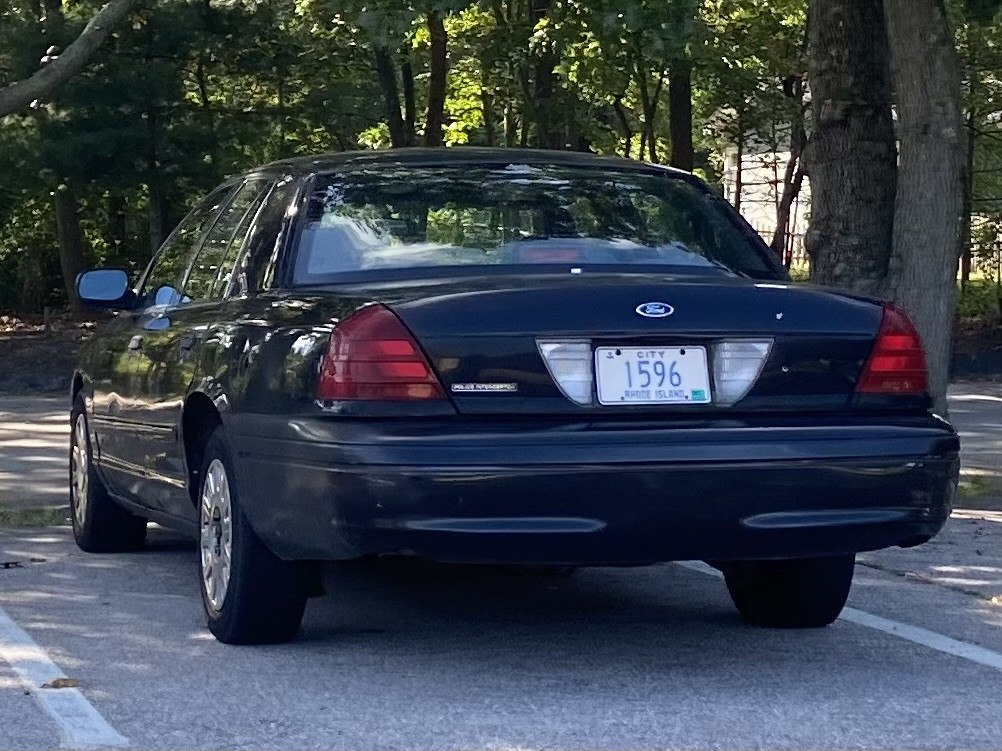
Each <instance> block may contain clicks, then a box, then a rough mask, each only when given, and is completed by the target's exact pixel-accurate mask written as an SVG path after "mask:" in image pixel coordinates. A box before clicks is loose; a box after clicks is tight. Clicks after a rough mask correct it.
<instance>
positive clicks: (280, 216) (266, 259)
mask: <svg viewBox="0 0 1002 751" xmlns="http://www.w3.org/2000/svg"><path fill="white" fill-rule="evenodd" d="M296 192H297V183H296V182H295V181H294V180H291V179H286V180H285V182H282V183H279V184H278V185H277V186H275V189H274V190H272V191H271V195H269V196H268V198H267V200H266V201H265V203H264V206H263V207H262V209H261V211H259V212H258V214H257V216H256V217H255V218H254V223H253V225H252V226H251V228H250V232H249V233H248V235H247V242H246V243H245V244H244V252H243V255H242V256H241V258H240V260H239V261H238V262H237V267H236V269H235V270H234V276H233V294H234V295H245V294H252V293H254V292H259V291H260V290H262V289H264V287H265V285H266V282H267V281H268V277H269V274H270V273H271V272H272V271H273V269H272V268H271V262H272V259H273V258H274V255H275V251H276V248H277V245H278V243H279V241H280V240H281V238H282V225H283V223H284V221H285V215H286V212H288V210H289V206H290V205H291V203H292V199H293V198H294V197H295V195H296Z"/></svg>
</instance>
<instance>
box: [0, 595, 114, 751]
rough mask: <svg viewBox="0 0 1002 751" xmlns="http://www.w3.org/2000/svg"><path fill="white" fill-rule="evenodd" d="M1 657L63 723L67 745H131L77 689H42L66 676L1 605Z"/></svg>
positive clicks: (28, 688) (62, 730)
mask: <svg viewBox="0 0 1002 751" xmlns="http://www.w3.org/2000/svg"><path fill="white" fill-rule="evenodd" d="M0 658H2V659H3V660H4V661H5V662H6V663H8V664H9V665H10V666H11V667H12V668H13V669H14V672H15V673H16V674H17V676H18V678H20V680H21V683H22V684H23V685H24V687H25V688H26V689H27V690H28V691H30V692H31V695H32V696H34V697H35V700H36V701H38V703H39V704H40V705H41V707H42V709H44V710H45V711H46V712H47V713H48V714H49V715H50V716H51V717H52V719H54V720H55V721H56V723H57V724H58V725H59V732H60V738H61V743H60V745H61V746H62V747H63V748H108V747H114V746H125V745H128V743H129V740H128V738H125V737H123V736H122V735H120V734H119V733H118V731H116V730H115V728H113V727H112V726H111V725H109V724H108V721H107V720H105V719H104V717H102V716H101V713H100V712H98V711H97V710H96V709H95V708H94V705H93V704H91V703H90V702H89V701H87V699H86V697H84V695H83V694H82V693H81V692H80V690H79V689H76V688H42V686H43V685H44V684H46V683H48V682H49V681H52V680H54V679H56V678H66V677H67V676H66V673H64V672H63V671H62V670H60V669H59V666H58V665H56V663H54V662H53V661H52V660H51V659H49V656H48V655H47V654H46V653H45V650H44V649H42V648H41V647H40V646H38V644H36V643H35V641H34V640H33V639H32V638H31V637H30V636H28V634H27V632H26V631H25V630H24V629H22V628H21V627H20V626H18V625H17V624H16V623H14V621H13V619H11V617H10V616H9V615H7V613H5V612H4V610H3V609H2V608H0Z"/></svg>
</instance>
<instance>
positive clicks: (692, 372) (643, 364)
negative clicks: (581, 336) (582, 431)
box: [595, 347, 710, 404]
mask: <svg viewBox="0 0 1002 751" xmlns="http://www.w3.org/2000/svg"><path fill="white" fill-rule="evenodd" d="M595 382H596V385H597V386H598V401H599V403H600V404H709V402H710V375H709V371H708V369H707V366H706V349H705V348H703V347H599V348H598V349H596V350H595Z"/></svg>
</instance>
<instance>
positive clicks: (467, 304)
mask: <svg viewBox="0 0 1002 751" xmlns="http://www.w3.org/2000/svg"><path fill="white" fill-rule="evenodd" d="M502 154H503V152H502ZM287 282H288V284H287V289H286V291H285V292H284V293H283V295H284V297H283V304H284V305H289V304H291V303H292V302H296V303H297V304H299V305H300V307H302V308H304V309H308V310H309V311H310V314H309V316H308V320H309V321H310V323H311V327H312V328H310V329H309V332H308V333H302V331H301V323H302V322H301V321H300V323H299V324H297V326H300V328H297V329H296V331H297V332H298V338H297V339H296V342H297V345H296V347H297V348H296V351H295V352H294V353H293V352H286V353H285V354H283V355H282V358H283V360H282V365H283V367H284V370H285V373H286V375H285V376H277V377H276V378H277V379H278V381H280V382H283V381H282V378H286V379H287V382H288V383H295V384H301V386H302V390H303V392H302V393H300V394H298V395H297V396H296V401H295V404H296V406H295V407H294V409H293V412H294V414H292V415H291V416H290V415H288V414H277V413H269V412H268V410H267V409H264V410H257V411H255V410H249V411H248V412H247V413H245V414H243V415H240V416H235V417H234V421H233V425H234V426H235V427H236V428H237V431H238V435H237V436H236V437H235V441H236V442H237V445H238V446H239V454H240V457H241V460H240V466H239V468H238V470H237V471H238V474H239V476H240V481H241V488H242V489H243V490H242V493H243V496H244V503H245V506H246V509H247V513H248V516H249V518H250V520H251V522H252V524H253V527H254V529H255V530H256V532H257V534H258V535H260V536H261V538H262V539H263V540H264V541H265V543H266V544H267V545H268V546H269V548H270V549H271V550H273V551H274V552H275V553H276V554H277V555H279V556H280V557H282V558H285V559H292V560H313V559H343V558H351V557H356V556H361V555H367V554H373V553H380V554H381V553H391V554H412V555H420V556H424V557H428V558H432V559H436V560H446V561H463V562H491V563H518V564H555V565H561V566H579V565H607V564H612V565H630V564H646V563H653V562H656V561H666V560H679V559H704V560H710V561H713V562H714V563H715V565H718V566H720V567H721V568H722V569H723V570H724V571H725V574H727V577H728V585H729V586H730V587H731V591H732V594H733V595H734V596H735V602H736V603H738V605H739V609H741V610H742V612H743V613H744V614H745V615H746V617H749V618H751V619H752V620H754V621H756V622H764V623H767V622H770V618H772V620H773V621H775V618H774V617H773V616H775V614H776V613H777V612H779V611H783V612H784V613H785V615H784V616H783V617H782V618H780V619H779V620H778V621H776V622H775V625H820V624H821V622H822V621H823V622H830V620H832V619H833V618H834V617H835V616H836V615H837V613H838V610H840V609H841V606H842V603H844V601H845V595H846V594H847V593H848V583H849V582H850V581H851V575H852V565H851V560H852V555H853V554H854V553H856V552H859V551H863V550H871V549H876V548H882V547H887V546H893V545H915V544H919V543H921V542H924V541H926V540H928V539H929V538H931V537H932V536H933V535H934V534H936V532H937V531H938V530H939V529H940V528H941V526H942V525H943V523H944V522H945V520H946V518H947V516H948V513H949V505H950V501H951V497H952V494H953V492H954V489H955V486H956V479H957V474H958V458H957V457H958V448H959V446H958V440H957V437H956V434H955V432H954V431H953V430H952V428H951V427H950V426H949V425H948V424H947V423H946V422H945V421H944V420H942V419H941V418H939V417H937V416H935V415H933V414H932V413H931V412H930V401H929V398H928V395H927V393H926V375H925V365H924V361H923V356H922V346H921V342H920V340H919V338H918V335H917V333H916V332H915V329H914V327H913V326H912V325H911V323H910V322H909V321H908V318H907V316H906V315H905V314H904V313H903V312H902V311H900V310H898V309H897V308H895V307H893V306H891V305H884V304H881V303H879V302H876V301H872V300H866V299H858V298H854V297H849V296H846V295H843V294H839V293H836V292H833V291H828V290H822V289H814V288H810V287H806V286H797V285H792V284H790V283H789V282H788V280H787V279H786V276H785V273H784V272H783V270H782V269H781V268H780V267H779V266H778V265H777V264H776V262H775V260H774V259H773V257H772V256H771V255H770V253H769V251H768V249H767V248H765V246H764V245H763V244H762V243H761V241H759V240H758V239H757V237H756V236H755V235H754V233H752V232H751V230H750V229H749V228H748V227H747V225H745V224H744V223H743V222H742V221H741V220H740V218H739V217H737V215H736V214H735V213H734V212H733V211H732V210H731V209H730V207H728V206H727V205H726V204H724V203H723V202H722V201H721V200H720V199H718V198H717V197H716V196H715V195H713V194H712V193H711V192H710V191H709V190H707V189H706V188H704V187H703V186H702V185H701V184H699V183H698V182H696V181H695V180H693V178H691V177H689V176H683V175H681V174H680V173H674V172H670V171H665V170H658V169H656V168H652V167H647V166H643V165H634V164H631V163H628V162H622V161H609V162H602V161H600V160H590V161H584V162H583V163H582V164H575V163H573V162H572V161H569V160H567V159H564V158H558V157H556V156H553V155H550V156H549V157H548V156H547V155H546V154H545V153H544V154H540V155H537V156H535V157H532V158H531V159H529V158H527V159H526V160H525V161H524V162H518V163H516V162H515V161H513V160H512V159H511V157H503V156H494V157H492V158H491V159H481V160H474V159H469V160H467V161H464V160H463V159H462V158H460V157H456V158H454V159H453V160H451V161H444V162H443V161H442V160H440V159H438V160H437V162H436V163H431V162H423V161H422V160H421V159H419V158H416V157H415V158H408V159H403V158H401V159H399V160H394V159H387V160H385V161H382V162H375V161H370V162H362V163H361V164H359V165H355V166H352V165H347V166H345V167H344V168H342V169H339V170H338V171H336V172H334V171H332V172H319V173H318V174H316V175H315V176H314V177H313V178H312V180H311V184H310V190H309V197H308V200H307V201H306V203H305V205H304V207H303V208H302V216H301V217H300V221H299V224H298V227H297V234H296V237H295V240H294V242H293V244H292V255H291V256H290V258H289V272H288V279H287ZM275 339H276V340H282V338H281V337H276V338H275ZM274 346H278V345H274ZM283 346H284V345H283ZM277 357H278V356H277V355H276V356H275V357H273V358H271V359H268V358H265V359H264V361H267V362H271V363H272V364H274V363H275V362H276V361H277ZM283 383H284V382H283ZM271 388H279V389H285V390H286V391H288V390H289V389H291V388H292V387H291V386H288V385H286V386H282V385H278V386H275V385H274V379H273V385H272V386H271ZM847 561H848V564H847ZM791 572H799V573H796V575H794V573H791ZM798 577H799V578H798ZM795 580H796V581H797V582H800V583H799V584H798V585H797V586H799V587H800V589H798V590H797V591H796V592H793V591H792V590H791V589H790V587H792V586H793V584H791V582H794V581H795ZM748 582H751V584H749V583H748ZM763 582H764V583H763ZM784 582H785V583H784ZM826 582H828V584H827V585H826V584H825V583H826ZM784 587H785V589H784ZM826 587H827V590H832V591H831V592H829V594H828V595H827V596H826V595H824V592H825V591H826ZM811 591H813V592H814V593H815V595H813V596H811V597H808V598H807V599H809V600H810V599H812V598H813V599H815V600H818V601H819V602H820V601H822V600H823V603H822V604H823V606H824V607H822V608H821V611H823V612H821V611H818V610H817V607H816V606H815V605H816V603H815V605H812V606H808V605H805V604H803V603H801V605H799V606H797V607H795V608H794V610H795V611H796V612H795V613H794V615H792V616H791V615H790V613H789V612H787V611H788V610H789V608H790V607H793V606H792V605H790V601H791V598H792V599H793V600H796V599H797V597H800V598H801V599H803V598H804V597H807V595H805V593H807V592H811ZM798 592H799V594H797V593H798ZM777 598H778V599H777ZM777 602H782V603H784V604H780V605H777V604H776V603H777ZM763 603H765V605H763ZM763 607H764V608H765V609H766V615H765V616H763V615H762V614H761V612H759V611H761V610H762V608H763ZM756 608H757V609H758V610H756ZM784 608H785V609H786V610H784ZM805 608H806V610H805ZM807 611H810V613H809V614H808V615H809V616H810V617H807V616H805V615H804V614H805V612H807ZM816 611H817V612H816ZM756 613H759V614H758V615H757V616H756Z"/></svg>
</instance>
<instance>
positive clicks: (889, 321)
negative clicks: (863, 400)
mask: <svg viewBox="0 0 1002 751" xmlns="http://www.w3.org/2000/svg"><path fill="white" fill-rule="evenodd" d="M928 390H929V379H928V375H927V373H926V369H925V353H924V352H923V350H922V338H921V337H920V336H919V333H918V331H917V330H916V329H915V326H914V324H913V323H912V322H911V320H909V318H908V315H907V314H906V313H905V312H904V311H903V310H901V309H900V308H897V307H895V306H893V305H890V304H888V305H885V306H884V318H883V320H882V321H881V322H880V331H879V332H877V340H876V342H874V345H873V352H872V353H871V354H870V359H869V361H868V362H867V363H866V369H865V370H864V371H863V375H862V377H861V378H860V379H859V385H858V386H857V387H856V391H857V393H860V394H911V395H916V394H918V395H921V394H926V393H928Z"/></svg>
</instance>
